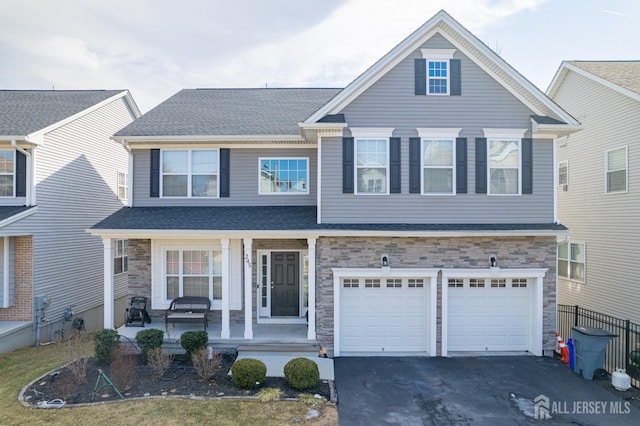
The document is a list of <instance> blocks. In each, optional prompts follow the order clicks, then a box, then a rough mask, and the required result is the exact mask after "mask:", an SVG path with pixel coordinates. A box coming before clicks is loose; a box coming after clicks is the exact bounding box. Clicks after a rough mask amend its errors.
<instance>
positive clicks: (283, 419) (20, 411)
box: [0, 338, 338, 426]
mask: <svg viewBox="0 0 640 426" xmlns="http://www.w3.org/2000/svg"><path fill="white" fill-rule="evenodd" d="M83 350H84V351H85V352H86V354H92V353H93V347H92V344H91V341H90V339H89V338H87V339H86V340H85V342H84V346H83ZM66 362H68V355H67V351H66V347H65V346H64V345H49V346H41V347H37V348H35V347H33V348H25V349H20V350H17V351H14V352H11V353H8V354H2V355H0V423H1V424H3V425H38V424H64V425H68V424H92V425H94V424H97V425H101V424H104V425H110V426H112V425H159V424H160V425H205V424H210V425H221V426H225V425H233V426H236V425H255V424H259V425H264V426H270V425H274V426H275V425H293V424H304V425H307V424H308V425H324V426H330V425H337V424H338V414H337V410H336V408H335V407H333V406H326V407H324V408H323V409H322V413H321V416H320V417H319V418H316V419H312V420H305V418H304V416H305V414H306V413H307V410H308V407H307V406H306V405H305V403H304V402H301V401H274V402H269V403H262V402H259V401H254V400H231V399H229V400H211V401H198V400H188V399H175V398H151V399H146V400H137V401H124V402H118V403H109V404H97V405H94V406H90V407H77V408H70V407H67V408H61V409H38V408H28V407H24V406H23V405H22V404H20V402H19V401H18V394H19V393H20V390H21V389H22V387H23V386H25V385H26V384H27V383H30V382H31V381H33V380H35V379H36V378H38V377H40V376H42V375H43V374H45V373H47V372H48V371H51V370H53V369H54V368H57V367H59V366H61V365H63V364H65V363H66ZM88 379H90V378H88Z"/></svg>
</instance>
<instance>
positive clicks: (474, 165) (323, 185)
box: [91, 11, 579, 356]
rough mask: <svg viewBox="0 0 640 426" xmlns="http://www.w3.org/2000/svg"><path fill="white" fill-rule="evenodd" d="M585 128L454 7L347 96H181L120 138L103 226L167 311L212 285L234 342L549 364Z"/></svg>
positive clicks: (142, 290)
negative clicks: (118, 187)
mask: <svg viewBox="0 0 640 426" xmlns="http://www.w3.org/2000/svg"><path fill="white" fill-rule="evenodd" d="M578 128H579V123H578V122H577V121H576V120H575V119H574V118H573V117H572V116H571V115H569V114H567V113H566V112H565V111H564V110H562V109H561V108H560V107H558V105H556V104H555V103H554V102H552V101H551V100H550V99H549V98H548V97H547V96H545V95H544V94H543V93H542V92H541V91H539V90H538V89H537V88H536V87H535V86H533V85H532V84H531V83H530V82H529V81H527V80H526V79H525V78H524V77H522V76H521V75H520V74H518V73H517V72H516V71H515V70H514V69H513V68H511V67H510V66H509V65H508V64H507V63H505V62H504V61H503V60H502V59H501V58H500V57H499V56H498V55H496V54H495V53H494V52H493V51H492V50H491V49H489V48H488V47H487V46H486V45H485V44H483V43H482V42H481V41H480V40H478V39H477V38H476V37H475V36H473V35H472V34H471V33H470V32H469V31H467V30H466V29H465V28H463V27H462V26H461V25H460V24H459V23H458V22H456V21H455V20H454V19H453V18H452V17H451V16H449V15H448V14H447V13H446V12H444V11H441V12H439V13H438V14H436V15H435V16H434V17H433V18H431V19H430V20H429V21H427V22H426V23H425V24H424V25H423V26H421V27H420V28H419V29H417V30H416V31H415V32H414V33H413V34H411V35H410V36H409V37H408V38H407V39H405V40H404V41H402V42H401V43H400V44H398V45H397V46H396V47H395V48H393V49H392V50H391V51H390V52H389V53H387V54H386V55H385V56H384V57H382V58H381V59H380V60H379V61H378V62H376V63H375V64H373V65H372V66H371V67H370V68H369V69H368V70H366V71H365V72H364V73H363V74H362V75H360V76H359V77H357V78H356V79H355V80H354V81H353V82H352V83H350V84H349V85H348V86H347V87H345V88H343V89H330V88H320V89H291V88H290V89H193V90H182V91H180V92H178V93H177V94H175V95H174V96H172V97H171V98H169V99H167V100H166V101H164V102H163V103H161V104H160V105H158V106H157V107H156V108H154V109H153V110H151V111H149V112H148V113H147V114H145V115H143V116H142V117H141V118H139V119H138V120H136V121H134V122H133V123H131V124H130V125H128V126H127V127H125V128H123V129H122V130H120V131H118V132H116V134H115V136H114V139H115V140H116V141H118V142H120V143H122V144H123V145H124V146H126V147H127V148H128V149H129V150H130V152H131V154H130V161H131V163H132V170H133V172H132V175H131V176H130V179H132V180H131V182H130V185H129V189H130V191H131V192H132V194H131V195H130V197H129V198H128V206H127V207H126V208H124V209H122V210H120V211H118V212H116V213H114V214H113V215H112V216H110V217H109V218H107V219H105V220H104V221H102V222H100V223H98V224H96V225H95V226H94V227H92V229H91V232H92V233H93V234H94V235H98V236H100V237H102V238H103V242H104V245H105V250H106V251H107V252H108V251H109V250H110V244H111V242H112V241H113V240H115V239H127V240H128V241H129V252H128V256H129V293H130V295H141V296H145V297H148V298H149V300H150V309H151V311H152V315H153V316H154V318H155V319H154V321H157V319H158V318H159V315H160V314H161V313H162V310H163V309H166V308H167V307H168V306H169V303H170V301H171V300H172V298H173V297H175V296H178V295H204V296H208V297H209V298H211V299H212V301H213V309H214V311H215V312H214V314H213V315H212V321H211V324H216V327H219V328H216V333H217V332H219V338H220V339H223V340H224V341H225V342H229V341H231V342H247V341H255V342H259V341H262V340H264V339H265V336H264V335H263V334H261V333H262V329H263V328H262V325H263V324H270V325H272V326H274V327H277V326H279V325H280V326H281V327H282V330H283V333H285V334H286V330H289V329H290V328H288V327H293V326H295V325H296V324H299V325H301V326H302V327H305V326H304V324H305V323H306V322H307V321H308V326H306V327H305V337H306V339H307V340H308V341H313V342H315V341H317V342H319V344H320V345H321V346H322V347H323V348H325V349H326V350H327V352H328V353H329V354H330V355H333V356H345V355H353V354H382V353H384V354H407V353H408V354H421V355H426V356H438V355H442V356H447V355H449V354H452V353H477V352H481V353H519V354H521V353H525V352H529V353H532V354H535V355H542V354H543V351H549V350H552V349H553V348H554V347H555V335H554V332H555V316H556V294H555V289H556V265H555V264H556V261H555V253H556V239H557V238H558V237H563V236H565V235H567V229H566V228H565V227H564V226H563V225H561V224H559V223H558V222H557V218H556V212H555V204H554V189H555V188H554V183H553V175H554V173H553V159H554V146H553V141H554V139H555V138H557V137H559V136H564V135H567V134H570V133H572V132H574V131H576V130H577V129H578ZM104 267H105V294H106V302H105V307H106V309H105V318H104V325H105V327H113V325H114V316H113V312H112V310H111V309H109V307H108V306H107V305H108V301H110V300H113V297H112V293H113V291H114V284H113V282H112V278H111V277H112V276H113V273H112V271H111V267H112V266H111V262H110V261H108V260H107V261H105V263H104ZM291 329H293V328H291ZM216 337H218V336H216ZM281 341H283V342H285V341H286V336H284V337H282V338H281Z"/></svg>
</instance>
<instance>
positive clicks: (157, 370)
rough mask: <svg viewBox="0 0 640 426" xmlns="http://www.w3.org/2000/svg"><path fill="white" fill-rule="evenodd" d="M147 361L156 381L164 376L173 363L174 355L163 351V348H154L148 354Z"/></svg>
mask: <svg viewBox="0 0 640 426" xmlns="http://www.w3.org/2000/svg"><path fill="white" fill-rule="evenodd" d="M147 361H148V363H149V365H150V366H151V370H152V371H153V377H155V378H156V379H159V378H161V377H162V376H164V373H166V372H167V370H169V367H171V363H172V362H173V355H171V354H170V353H168V352H165V351H163V350H162V348H152V349H149V351H148V352H147Z"/></svg>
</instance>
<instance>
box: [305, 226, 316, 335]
mask: <svg viewBox="0 0 640 426" xmlns="http://www.w3.org/2000/svg"><path fill="white" fill-rule="evenodd" d="M307 245H308V250H309V252H308V255H309V276H308V277H307V278H308V280H309V300H308V303H307V304H308V313H309V324H308V326H307V339H309V340H315V338H316V239H315V238H307Z"/></svg>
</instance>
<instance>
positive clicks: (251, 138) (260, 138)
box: [111, 135, 304, 145]
mask: <svg viewBox="0 0 640 426" xmlns="http://www.w3.org/2000/svg"><path fill="white" fill-rule="evenodd" d="M111 139H113V140H116V141H126V142H127V143H129V144H134V145H135V144H141V143H149V142H159V143H174V142H179V143H184V142H194V143H198V142H278V141H281V142H303V141H304V139H303V138H302V136H300V135H149V136H147V135H140V136H133V135H132V136H127V135H114V136H112V137H111Z"/></svg>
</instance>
